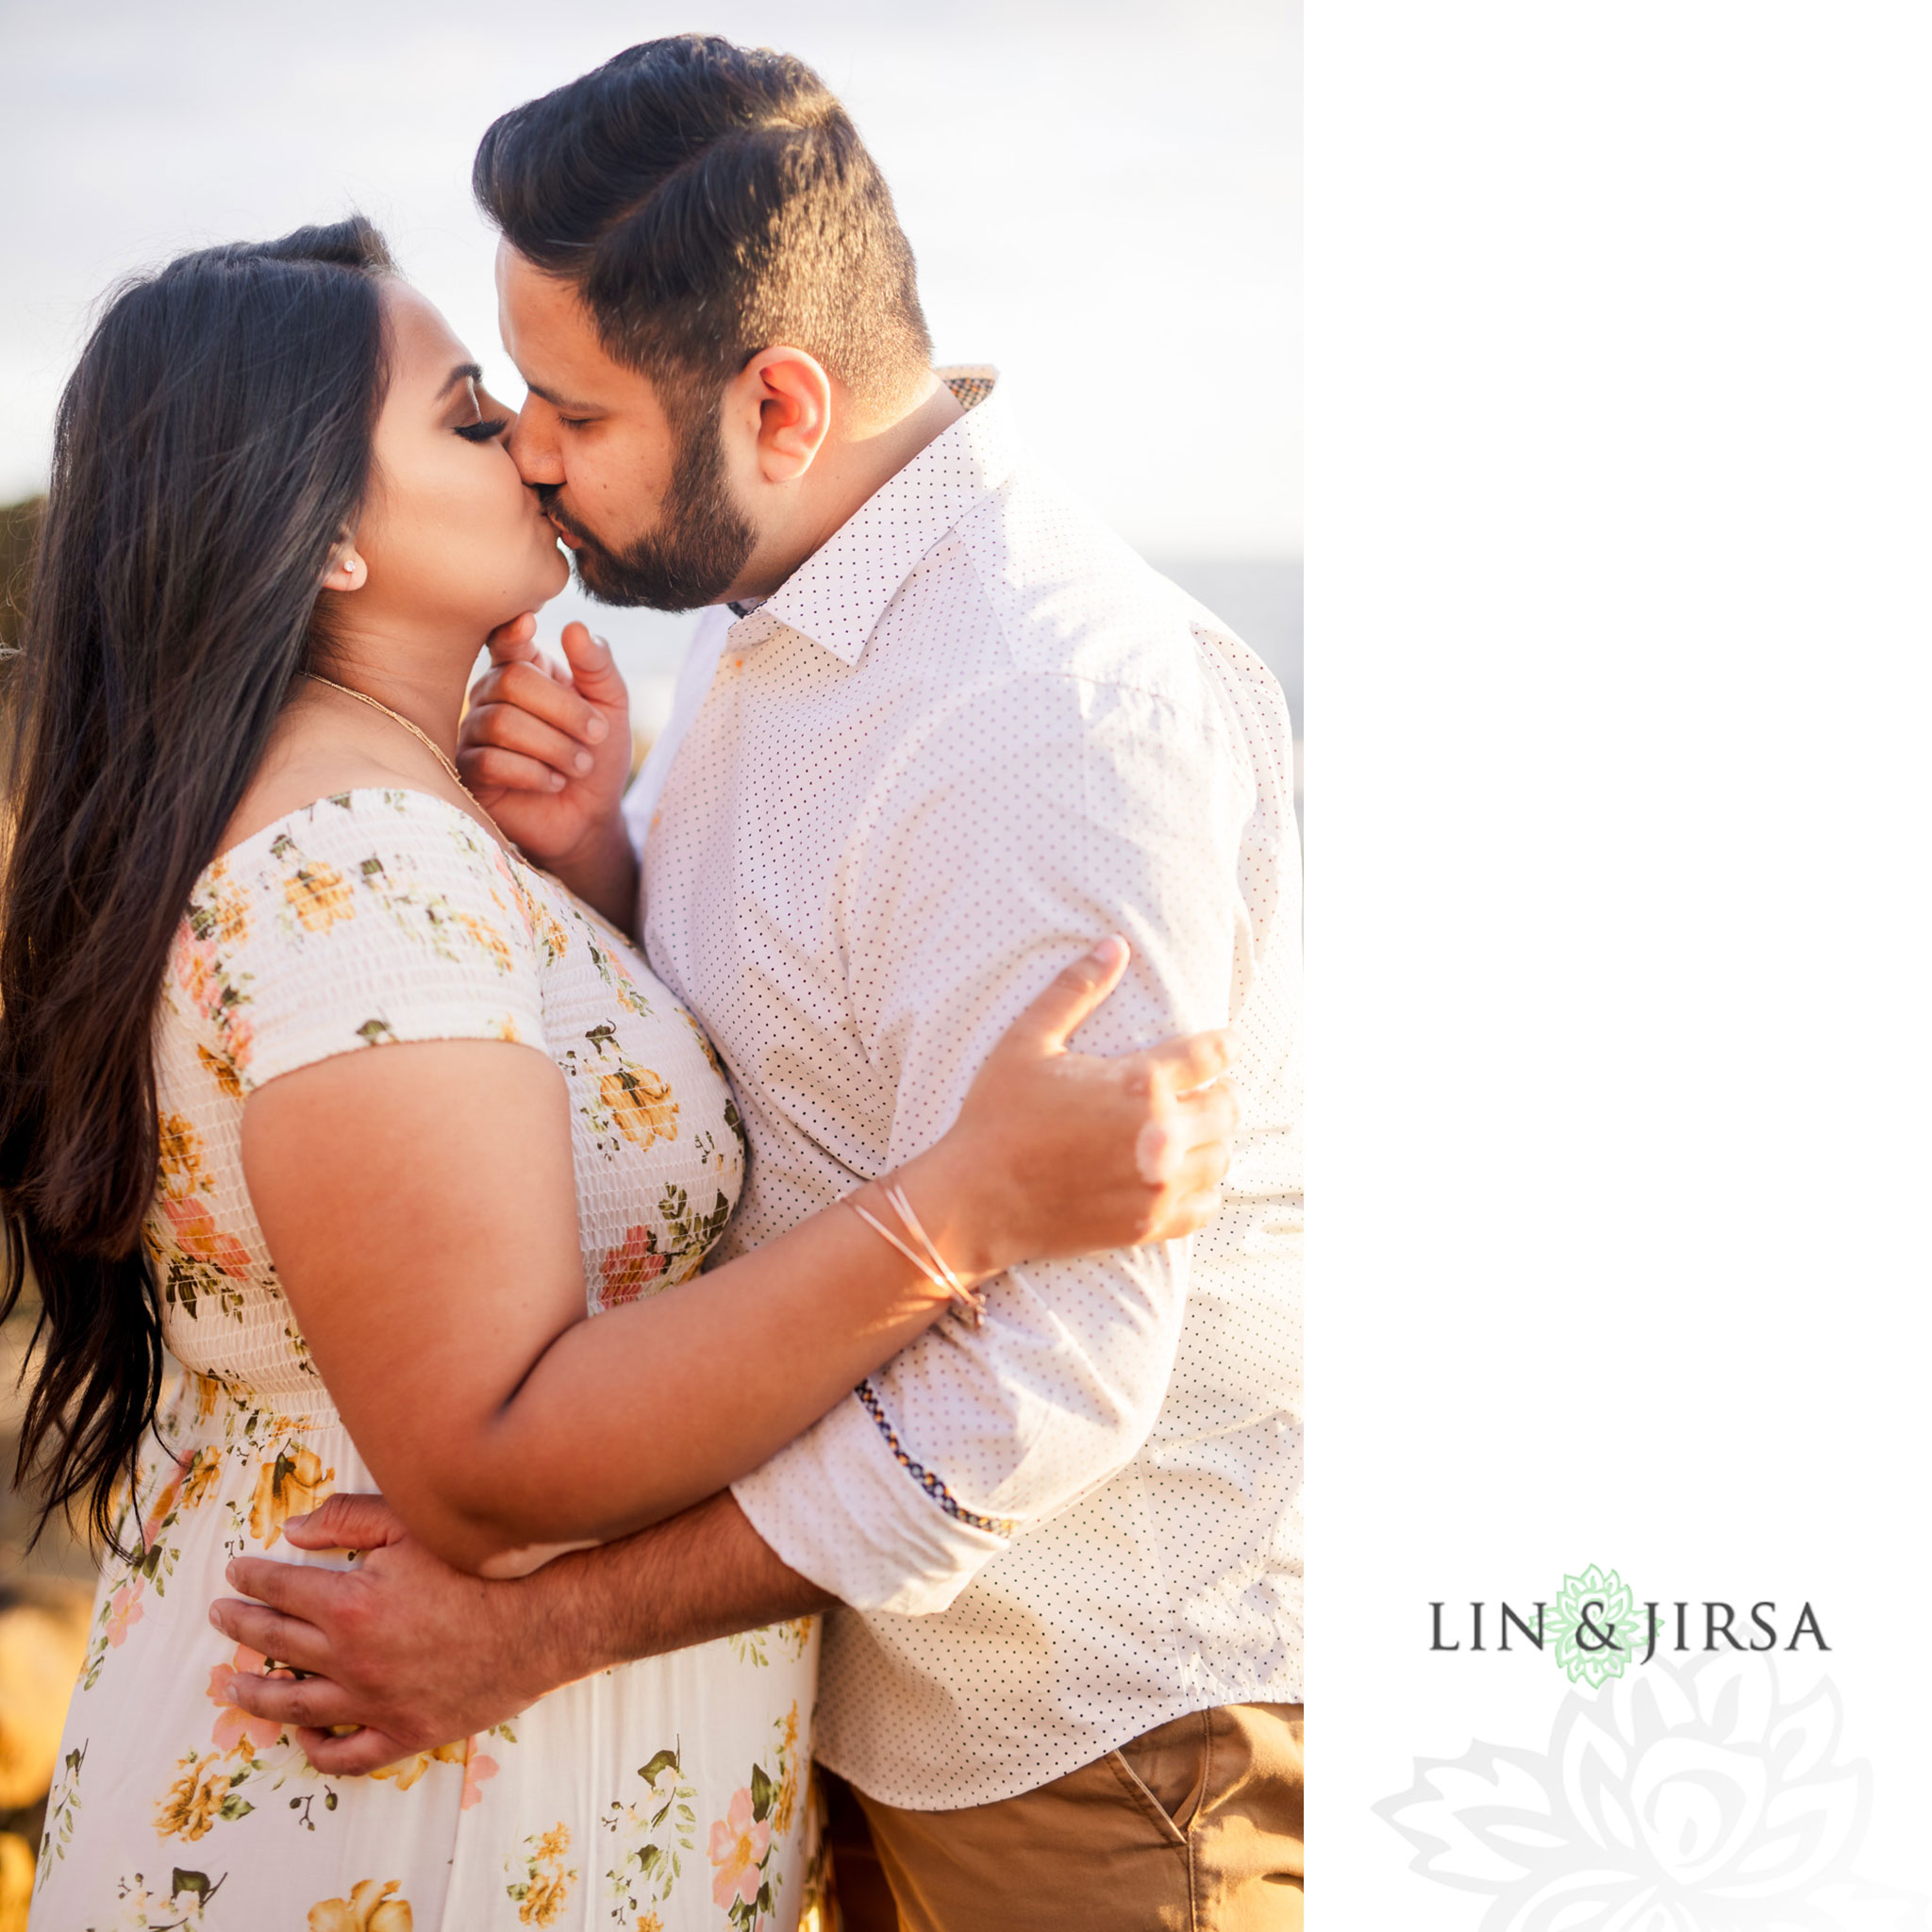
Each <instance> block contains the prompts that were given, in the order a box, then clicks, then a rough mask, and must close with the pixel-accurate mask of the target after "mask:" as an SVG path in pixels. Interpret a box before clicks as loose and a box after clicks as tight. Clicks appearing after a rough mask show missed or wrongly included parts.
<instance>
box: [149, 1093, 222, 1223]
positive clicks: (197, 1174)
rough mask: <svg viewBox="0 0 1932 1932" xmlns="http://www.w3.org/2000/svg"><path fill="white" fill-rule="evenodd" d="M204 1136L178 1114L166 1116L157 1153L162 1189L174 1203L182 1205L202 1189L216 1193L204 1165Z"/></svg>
mask: <svg viewBox="0 0 1932 1932" xmlns="http://www.w3.org/2000/svg"><path fill="white" fill-rule="evenodd" d="M201 1151H202V1150H201V1136H200V1135H199V1134H197V1133H196V1132H195V1131H194V1128H193V1126H192V1124H190V1123H189V1122H188V1121H186V1120H184V1119H183V1118H182V1117H181V1116H180V1115H179V1114H178V1113H164V1114H163V1115H162V1116H161V1119H160V1133H159V1139H158V1145H157V1147H156V1152H157V1154H158V1157H159V1160H160V1169H161V1189H162V1191H163V1192H164V1193H166V1194H167V1195H168V1197H169V1198H170V1199H171V1200H175V1201H179V1200H182V1199H185V1198H186V1197H187V1196H188V1195H190V1194H197V1193H199V1192H201V1191H202V1190H203V1189H207V1190H208V1192H209V1193H212V1192H213V1191H214V1184H213V1183H212V1182H211V1181H210V1180H209V1179H208V1174H207V1172H206V1170H205V1169H204V1168H203V1167H202V1164H201Z"/></svg>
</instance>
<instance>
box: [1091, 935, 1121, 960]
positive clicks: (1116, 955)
mask: <svg viewBox="0 0 1932 1932" xmlns="http://www.w3.org/2000/svg"><path fill="white" fill-rule="evenodd" d="M1126 956H1127V942H1126V941H1125V940H1124V939H1122V937H1121V936H1120V934H1119V933H1117V932H1116V933H1109V934H1108V936H1107V938H1106V939H1104V940H1102V941H1101V942H1100V943H1099V944H1098V945H1097V946H1095V947H1094V949H1093V951H1092V952H1091V954H1090V955H1089V956H1088V957H1089V958H1093V959H1098V960H1099V961H1100V963H1101V964H1102V965H1103V966H1111V965H1112V964H1113V963H1114V962H1115V960H1117V959H1124V958H1126Z"/></svg>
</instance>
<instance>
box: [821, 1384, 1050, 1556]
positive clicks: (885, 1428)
mask: <svg viewBox="0 0 1932 1932" xmlns="http://www.w3.org/2000/svg"><path fill="white" fill-rule="evenodd" d="M852 1392H853V1394H855V1395H856V1396H858V1399H859V1401H861V1402H862V1403H864V1404H865V1408H866V1413H867V1414H868V1415H870V1416H871V1417H872V1419H873V1421H874V1423H875V1424H877V1425H878V1432H879V1434H880V1435H882V1436H883V1437H884V1438H885V1439H886V1447H887V1448H888V1449H890V1450H891V1452H892V1458H893V1460H894V1461H895V1462H897V1463H898V1465H899V1467H900V1468H901V1469H903V1470H904V1471H905V1472H906V1473H907V1474H908V1475H909V1476H911V1477H912V1479H913V1480H914V1481H915V1482H916V1483H917V1484H918V1485H919V1487H920V1488H921V1489H922V1490H924V1491H925V1493H926V1494H927V1495H928V1496H930V1497H931V1498H932V1499H933V1501H934V1502H935V1503H937V1504H938V1505H939V1506H940V1507H941V1509H943V1510H944V1511H945V1512H946V1514H947V1515H948V1516H951V1517H955V1518H957V1519H958V1521H959V1522H961V1523H969V1524H972V1525H973V1527H974V1529H983V1530H985V1531H986V1532H987V1534H988V1535H989V1536H1001V1537H1010V1536H1011V1535H1012V1534H1013V1533H1014V1531H1015V1530H1017V1529H1018V1528H1019V1526H1020V1525H1019V1524H1017V1523H1013V1522H1010V1521H1008V1518H1006V1517H1004V1516H981V1515H980V1514H979V1513H978V1511H977V1510H974V1509H969V1508H967V1507H966V1506H965V1505H964V1504H963V1503H961V1502H959V1501H958V1499H957V1498H956V1497H955V1496H954V1494H953V1492H952V1491H951V1490H949V1489H947V1487H946V1486H945V1484H944V1483H942V1482H941V1480H940V1479H939V1477H938V1476H936V1475H935V1474H933V1473H932V1471H931V1470H929V1469H927V1468H926V1467H925V1465H924V1463H920V1462H914V1461H913V1459H912V1458H911V1457H909V1456H908V1455H907V1453H906V1452H905V1450H904V1449H902V1448H901V1447H900V1446H899V1438H898V1436H897V1435H896V1434H895V1433H894V1432H893V1429H892V1425H891V1423H889V1422H888V1421H887V1420H886V1412H885V1410H884V1409H883V1408H882V1407H880V1406H879V1399H878V1396H877V1395H876V1394H875V1393H874V1391H873V1386H872V1384H871V1383H870V1382H861V1383H860V1384H859V1385H858V1388H857V1389H855V1390H854V1391H852Z"/></svg>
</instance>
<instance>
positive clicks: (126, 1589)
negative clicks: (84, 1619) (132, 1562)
mask: <svg viewBox="0 0 1932 1932" xmlns="http://www.w3.org/2000/svg"><path fill="white" fill-rule="evenodd" d="M146 1588H147V1578H146V1577H144V1576H137V1577H135V1578H134V1579H133V1581H132V1582H129V1583H124V1584H123V1585H122V1586H121V1588H120V1589H119V1590H117V1591H115V1592H114V1594H113V1595H112V1596H110V1597H109V1598H108V1624H107V1631H108V1642H109V1643H111V1644H112V1645H113V1646H114V1648H115V1649H116V1650H119V1649H120V1648H121V1646H122V1645H123V1644H124V1643H125V1642H126V1641H127V1633H128V1631H130V1630H131V1629H133V1627H134V1626H135V1624H138V1623H140V1622H141V1618H142V1609H141V1593H142V1591H144V1590H145V1589H146Z"/></svg>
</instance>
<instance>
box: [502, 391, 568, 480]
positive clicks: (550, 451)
mask: <svg viewBox="0 0 1932 1932" xmlns="http://www.w3.org/2000/svg"><path fill="white" fill-rule="evenodd" d="M538 413H539V412H538V411H537V410H535V409H533V408H530V407H529V406H528V404H525V406H524V408H523V409H522V411H521V412H520V413H519V414H518V415H517V416H516V417H515V418H514V419H513V420H512V421H511V423H510V425H509V435H508V437H507V438H506V440H505V446H506V447H507V448H508V451H509V456H510V461H511V462H513V463H514V464H515V465H516V466H517V475H520V476H521V477H522V478H523V479H524V481H525V483H528V484H531V485H533V486H534V485H536V484H539V483H561V482H562V481H563V465H562V463H561V462H559V461H558V451H557V440H556V438H555V437H554V436H546V435H544V434H543V433H542V429H541V425H540V424H539V423H538V422H537V421H536V418H537V415H538Z"/></svg>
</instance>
